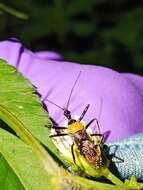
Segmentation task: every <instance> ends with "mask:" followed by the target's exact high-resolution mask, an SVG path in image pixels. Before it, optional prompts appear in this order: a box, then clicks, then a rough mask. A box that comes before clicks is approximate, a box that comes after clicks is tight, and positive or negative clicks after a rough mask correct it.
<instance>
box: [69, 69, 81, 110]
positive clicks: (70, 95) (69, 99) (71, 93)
mask: <svg viewBox="0 0 143 190" xmlns="http://www.w3.org/2000/svg"><path fill="white" fill-rule="evenodd" d="M80 75H81V71H80V72H79V74H78V76H77V78H76V80H75V82H74V84H73V87H72V89H71V91H70V95H69V99H68V101H67V105H66V109H67V110H68V107H69V103H70V100H71V96H72V93H73V90H74V87H75V85H76V83H77V81H78V79H79V77H80Z"/></svg>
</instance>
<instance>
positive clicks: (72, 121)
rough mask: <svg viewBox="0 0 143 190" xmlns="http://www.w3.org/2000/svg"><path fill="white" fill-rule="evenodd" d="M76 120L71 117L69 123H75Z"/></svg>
mask: <svg viewBox="0 0 143 190" xmlns="http://www.w3.org/2000/svg"><path fill="white" fill-rule="evenodd" d="M75 122H76V120H75V119H71V120H70V121H69V122H68V125H70V124H72V123H75Z"/></svg>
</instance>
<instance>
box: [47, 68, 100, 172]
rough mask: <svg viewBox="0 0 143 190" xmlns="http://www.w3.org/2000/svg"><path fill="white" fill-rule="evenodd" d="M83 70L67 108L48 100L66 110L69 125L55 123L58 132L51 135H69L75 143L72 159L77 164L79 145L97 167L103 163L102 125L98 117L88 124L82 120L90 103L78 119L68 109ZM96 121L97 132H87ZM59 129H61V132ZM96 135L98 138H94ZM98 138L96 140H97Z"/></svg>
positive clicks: (72, 147) (88, 160)
mask: <svg viewBox="0 0 143 190" xmlns="http://www.w3.org/2000/svg"><path fill="white" fill-rule="evenodd" d="M80 74H81V72H80V73H79V74H78V76H77V78H76V81H75V82H74V84H73V87H72V89H71V92H70V95H69V98H68V101H67V104H66V107H65V108H62V107H60V106H59V105H57V104H55V103H54V102H52V101H50V100H48V101H49V102H50V103H52V104H54V105H55V106H57V107H58V108H60V109H62V110H63V112H64V116H65V117H66V118H67V120H68V124H67V127H60V126H58V125H54V126H53V129H55V131H56V132H57V133H56V134H52V135H50V137H53V138H55V137H57V138H58V137H61V136H67V135H69V136H70V137H71V138H72V140H73V143H72V145H71V153H72V159H73V162H74V163H75V164H76V158H75V152H74V146H77V149H78V151H79V153H80V155H82V156H83V157H84V158H85V160H86V161H87V162H88V163H89V164H91V165H92V166H93V167H95V168H99V167H101V166H102V164H103V148H102V145H103V140H104V136H103V135H102V134H101V133H100V126H99V123H98V120H97V118H93V119H92V120H91V121H90V122H89V123H87V124H86V125H85V124H83V122H82V120H83V118H84V116H85V114H86V113H87V111H88V109H89V107H90V104H87V106H86V107H85V109H84V110H83V112H82V113H81V115H80V117H79V118H78V119H77V120H76V119H74V118H73V117H72V115H71V112H70V111H69V109H68V106H69V103H70V99H71V96H72V93H73V90H74V87H75V85H76V83H77V81H78V79H79V77H80ZM93 122H96V125H97V132H96V133H93V134H89V133H88V132H87V129H88V127H89V126H90V125H91V124H92V123H93ZM59 131H61V132H60V133H59ZM63 131H65V132H63ZM94 137H96V138H94ZM95 139H96V141H95Z"/></svg>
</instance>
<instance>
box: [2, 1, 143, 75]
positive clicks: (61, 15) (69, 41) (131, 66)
mask: <svg viewBox="0 0 143 190" xmlns="http://www.w3.org/2000/svg"><path fill="white" fill-rule="evenodd" d="M1 2H3V3H5V4H6V5H8V6H10V7H12V8H15V9H16V10H19V11H22V12H24V13H26V14H27V15H28V16H29V19H27V20H22V19H19V18H17V17H15V16H12V15H10V14H8V13H6V12H3V13H2V14H0V40H4V39H7V38H9V37H16V38H19V39H20V40H21V41H22V42H23V44H25V45H26V46H27V47H28V48H30V49H32V50H33V51H37V50H51V51H56V52H59V53H61V54H62V55H63V57H64V59H65V60H69V61H76V62H80V63H82V64H96V65H103V66H106V67H110V68H113V69H115V70H118V71H122V72H134V73H138V74H143V1H142V0H140V1H139V0H136V1H135V0H53V1H52V0H51V1H49V0H41V1H40V0H34V1H32V0H25V1H24V0H14V1H12V0H3V1H1Z"/></svg>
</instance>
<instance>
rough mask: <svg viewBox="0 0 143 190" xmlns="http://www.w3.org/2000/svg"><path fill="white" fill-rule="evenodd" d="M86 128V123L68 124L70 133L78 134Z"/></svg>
mask: <svg viewBox="0 0 143 190" xmlns="http://www.w3.org/2000/svg"><path fill="white" fill-rule="evenodd" d="M83 129H84V125H83V124H82V123H81V122H77V121H76V122H73V123H71V124H70V125H68V129H67V131H68V132H69V134H71V135H74V134H76V133H77V132H78V131H81V130H83Z"/></svg>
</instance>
